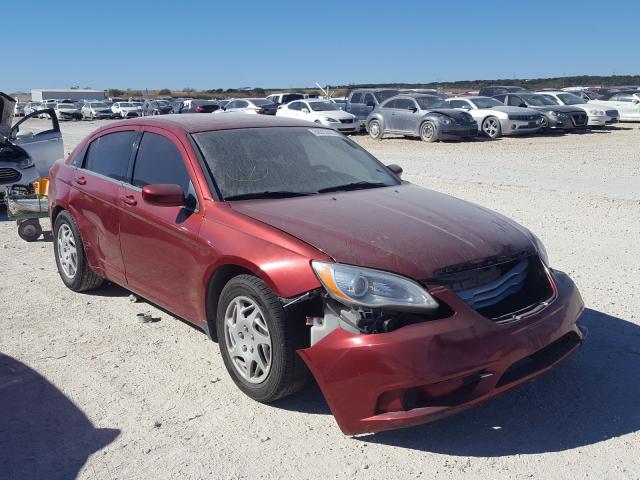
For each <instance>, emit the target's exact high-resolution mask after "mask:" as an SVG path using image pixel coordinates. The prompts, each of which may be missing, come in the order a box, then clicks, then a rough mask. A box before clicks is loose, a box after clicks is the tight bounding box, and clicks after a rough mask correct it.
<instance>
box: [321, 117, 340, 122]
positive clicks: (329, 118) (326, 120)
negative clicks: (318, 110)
mask: <svg viewBox="0 0 640 480" xmlns="http://www.w3.org/2000/svg"><path fill="white" fill-rule="evenodd" d="M324 121H325V122H333V123H336V122H337V121H338V120H336V119H335V118H331V117H325V119H324Z"/></svg>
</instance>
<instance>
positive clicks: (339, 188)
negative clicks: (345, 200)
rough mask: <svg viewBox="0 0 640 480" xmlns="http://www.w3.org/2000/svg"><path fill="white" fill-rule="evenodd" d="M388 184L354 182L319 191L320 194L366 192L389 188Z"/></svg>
mask: <svg viewBox="0 0 640 480" xmlns="http://www.w3.org/2000/svg"><path fill="white" fill-rule="evenodd" d="M387 186H388V185H387V184H386V183H382V182H353V183H345V184H344V185H336V186H335V187H327V188H321V189H320V190H318V193H327V192H342V191H344V192H346V191H349V190H364V189H367V188H379V187H387Z"/></svg>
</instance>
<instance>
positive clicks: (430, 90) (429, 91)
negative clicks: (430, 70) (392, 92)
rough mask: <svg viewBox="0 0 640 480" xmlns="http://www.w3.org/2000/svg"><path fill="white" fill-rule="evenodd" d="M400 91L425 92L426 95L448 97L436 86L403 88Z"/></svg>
mask: <svg viewBox="0 0 640 480" xmlns="http://www.w3.org/2000/svg"><path fill="white" fill-rule="evenodd" d="M400 93H424V94H425V95H432V96H434V97H439V98H442V99H443V100H444V99H446V98H448V97H447V96H446V95H445V94H444V93H441V92H439V91H438V90H436V89H435V88H401V89H400Z"/></svg>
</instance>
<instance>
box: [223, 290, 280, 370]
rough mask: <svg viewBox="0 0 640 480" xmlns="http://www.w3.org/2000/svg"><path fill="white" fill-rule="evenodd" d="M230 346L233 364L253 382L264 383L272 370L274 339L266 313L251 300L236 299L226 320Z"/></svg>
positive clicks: (227, 342) (229, 307)
mask: <svg viewBox="0 0 640 480" xmlns="http://www.w3.org/2000/svg"><path fill="white" fill-rule="evenodd" d="M224 332H225V342H226V347H227V350H228V352H229V356H230V357H231V363H232V364H233V366H234V368H235V370H236V371H237V372H238V374H240V376H241V377H242V378H243V379H244V380H246V381H247V382H249V383H261V382H263V381H264V380H265V379H266V378H267V376H268V375H269V371H270V369H271V336H270V334H269V327H268V326H267V322H266V320H265V317H264V314H263V313H262V310H261V309H260V307H259V306H258V305H257V304H256V302H255V301H253V300H252V299H250V298H249V297H245V296H239V297H236V298H234V299H233V300H232V301H231V302H229V305H228V306H227V309H226V312H225V317H224Z"/></svg>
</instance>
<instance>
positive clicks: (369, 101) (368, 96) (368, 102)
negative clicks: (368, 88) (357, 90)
mask: <svg viewBox="0 0 640 480" xmlns="http://www.w3.org/2000/svg"><path fill="white" fill-rule="evenodd" d="M375 103H376V102H375V100H374V99H373V95H372V94H370V93H367V94H366V95H365V96H364V104H365V105H371V104H374V105H375Z"/></svg>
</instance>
